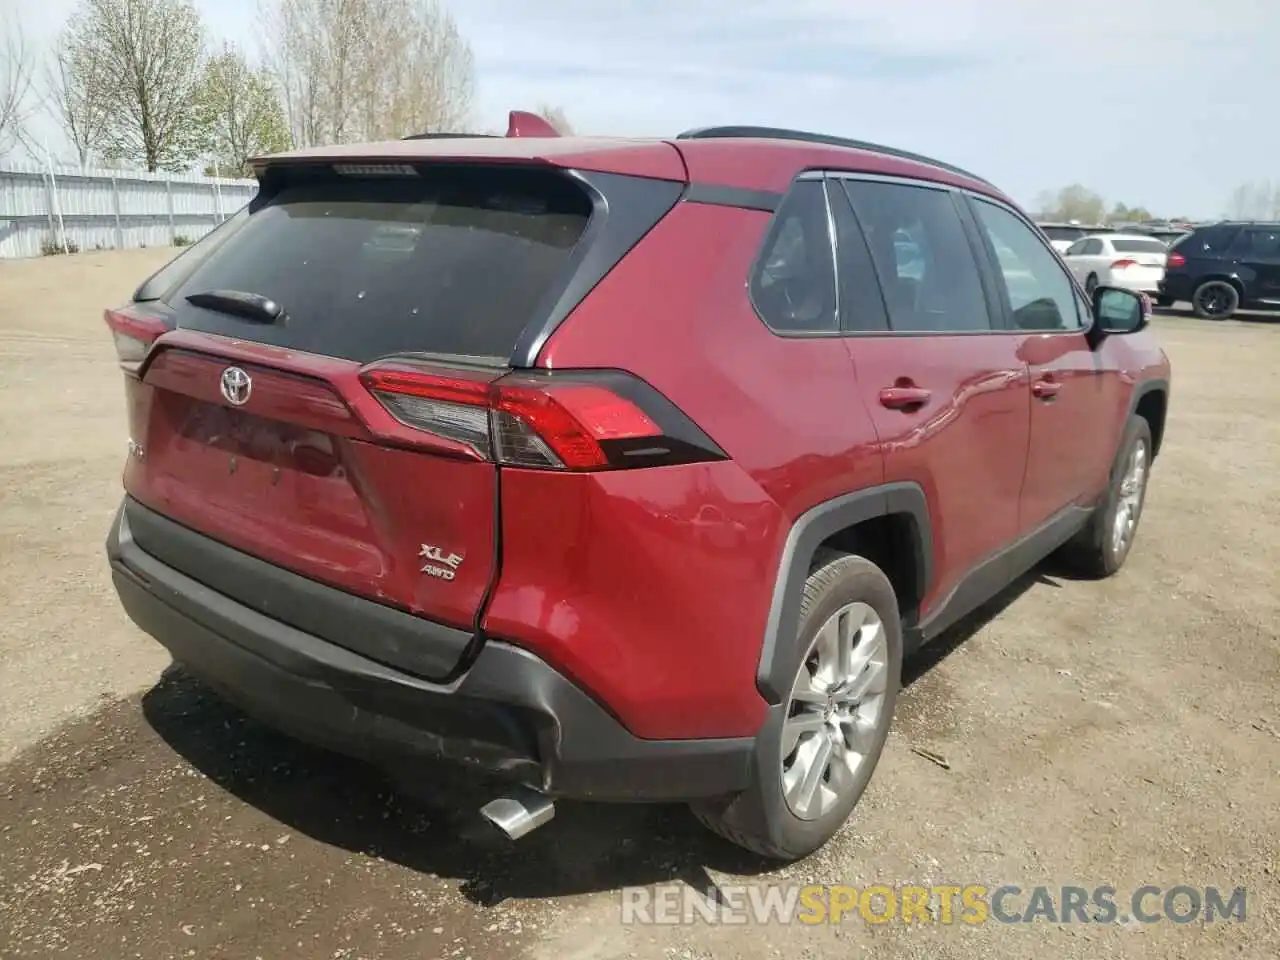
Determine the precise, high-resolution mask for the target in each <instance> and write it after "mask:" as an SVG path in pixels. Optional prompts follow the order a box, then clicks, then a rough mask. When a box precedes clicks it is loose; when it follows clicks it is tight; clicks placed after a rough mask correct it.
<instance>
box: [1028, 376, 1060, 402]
mask: <svg viewBox="0 0 1280 960" xmlns="http://www.w3.org/2000/svg"><path fill="white" fill-rule="evenodd" d="M1061 389H1062V384H1060V383H1054V382H1053V381H1052V380H1037V381H1036V382H1035V383H1033V384H1032V385H1031V395H1032V396H1033V397H1035V398H1036V399H1037V400H1045V401H1048V400H1052V399H1053V398H1054V397H1056V396H1057V395H1058V391H1059V390H1061Z"/></svg>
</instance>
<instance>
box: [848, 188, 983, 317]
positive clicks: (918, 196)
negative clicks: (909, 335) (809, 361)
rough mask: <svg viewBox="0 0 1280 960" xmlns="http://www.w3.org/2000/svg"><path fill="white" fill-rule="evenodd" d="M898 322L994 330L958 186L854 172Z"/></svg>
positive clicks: (862, 217)
mask: <svg viewBox="0 0 1280 960" xmlns="http://www.w3.org/2000/svg"><path fill="white" fill-rule="evenodd" d="M844 185H845V189H846V190H847V192H848V195H849V200H850V201H851V202H852V204H853V210H854V213H855V214H857V217H858V223H859V224H860V225H861V226H862V231H863V234H864V235H865V236H866V238H867V245H868V246H869V247H870V248H871V259H872V261H873V262H874V263H875V267H876V273H877V274H878V275H879V278H880V286H881V289H882V290H883V291H884V299H885V304H886V306H887V307H888V310H889V324H890V326H891V327H892V328H893V329H894V330H901V331H914V332H920V331H929V332H935V333H956V332H965V331H975V330H989V329H990V328H991V318H990V316H989V315H988V313H987V305H986V300H985V299H984V297H983V293H982V281H981V279H980V278H979V276H978V267H977V263H976V262H975V260H974V256H973V248H972V246H971V245H970V244H969V239H968V236H967V235H966V234H965V231H964V225H963V224H962V223H961V221H960V215H959V214H958V213H957V212H956V208H955V204H954V203H953V202H952V200H951V195H950V193H948V192H946V191H943V190H933V189H930V188H928V187H912V186H906V185H904V184H896V183H881V182H878V181H864V180H846V181H845V182H844Z"/></svg>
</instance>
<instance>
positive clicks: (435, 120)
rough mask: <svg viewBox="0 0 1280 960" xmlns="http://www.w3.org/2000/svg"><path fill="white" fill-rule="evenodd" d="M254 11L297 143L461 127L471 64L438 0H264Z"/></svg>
mask: <svg viewBox="0 0 1280 960" xmlns="http://www.w3.org/2000/svg"><path fill="white" fill-rule="evenodd" d="M261 16H262V20H263V25H264V30H263V35H264V36H265V37H268V38H270V39H269V40H268V41H267V44H266V46H267V56H268V60H269V62H270V64H271V68H272V70H273V72H274V73H275V75H276V79H277V81H278V83H279V86H280V88H281V95H282V99H283V102H284V108H285V112H286V114H287V116H288V120H289V127H290V130H291V131H292V134H293V139H294V141H295V142H297V143H298V144H299V145H302V146H310V145H313V144H324V143H342V142H349V141H354V140H379V139H391V138H395V137H401V136H405V135H406V134H410V133H421V132H435V131H453V130H460V129H463V128H464V127H465V125H466V124H467V121H468V119H469V117H470V113H471V101H472V97H473V95H474V86H475V80H474V73H475V70H474V61H473V58H472V54H471V48H470V47H469V46H468V44H467V42H466V41H465V40H464V39H463V38H462V36H461V35H460V34H459V32H458V28H457V24H456V23H455V22H454V20H453V18H452V17H451V16H450V15H449V13H448V12H447V11H446V10H445V9H444V7H443V6H442V5H441V4H440V2H439V0H264V2H263V6H262V9H261Z"/></svg>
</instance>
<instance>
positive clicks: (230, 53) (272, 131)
mask: <svg viewBox="0 0 1280 960" xmlns="http://www.w3.org/2000/svg"><path fill="white" fill-rule="evenodd" d="M199 103H200V107H199V109H200V112H201V125H202V126H203V128H204V129H205V130H207V131H208V137H209V152H210V155H211V157H212V159H213V163H212V165H211V167H210V169H211V170H212V171H213V172H214V173H215V175H218V176H227V177H243V176H247V175H248V173H249V160H250V159H252V158H253V157H256V156H260V155H262V154H267V153H276V152H278V151H281V150H287V149H289V146H290V143H291V141H290V138H289V127H288V124H287V122H286V121H285V117H284V111H283V110H282V109H281V107H280V100H279V98H278V97H277V96H276V90H275V83H274V81H273V79H272V77H271V76H270V74H269V73H267V72H266V71H263V70H255V69H254V68H253V67H251V66H250V65H249V63H248V61H247V60H246V59H245V57H244V54H242V53H241V52H240V51H239V50H237V49H236V48H235V47H234V46H232V45H230V44H228V45H226V46H225V47H224V48H223V51H222V53H220V54H219V55H218V56H216V57H212V58H210V59H209V61H208V62H207V63H206V64H205V70H204V81H203V83H202V85H201V88H200V96H199Z"/></svg>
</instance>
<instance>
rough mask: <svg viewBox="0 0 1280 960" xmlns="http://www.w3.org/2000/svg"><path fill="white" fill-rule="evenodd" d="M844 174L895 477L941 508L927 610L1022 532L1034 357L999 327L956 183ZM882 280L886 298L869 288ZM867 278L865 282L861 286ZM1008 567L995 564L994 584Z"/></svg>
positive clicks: (848, 247) (848, 246)
mask: <svg viewBox="0 0 1280 960" xmlns="http://www.w3.org/2000/svg"><path fill="white" fill-rule="evenodd" d="M834 184H838V185H839V186H840V187H842V188H843V190H839V189H837V190H833V191H832V193H833V195H839V194H843V198H844V199H845V200H846V201H849V202H850V205H849V206H847V207H844V208H838V209H837V211H836V223H837V226H838V227H839V226H841V224H842V222H843V221H845V220H846V219H847V220H848V221H849V223H848V225H847V226H845V227H844V228H842V229H840V230H839V232H838V236H839V237H840V241H839V257H840V273H841V304H840V314H841V320H842V324H843V325H844V328H845V331H846V333H847V334H848V336H847V337H846V341H845V342H846V343H847V345H848V349H849V352H850V355H851V356H852V358H853V362H854V366H855V368H856V377H857V385H858V389H859V390H860V391H861V393H862V398H863V403H864V405H865V407H866V408H867V409H868V410H869V411H870V412H871V417H872V420H873V423H874V424H875V429H876V433H877V435H878V437H879V441H880V445H881V450H882V452H883V457H884V465H885V481H886V482H889V483H893V482H901V481H909V482H912V483H916V484H919V486H920V487H921V488H922V489H923V490H924V492H925V497H926V500H927V502H928V506H929V514H930V517H931V518H932V526H933V550H934V558H933V559H934V565H933V569H934V582H933V583H932V584H929V585H926V595H925V597H924V603H923V610H922V617H923V618H927V617H928V615H929V613H930V611H932V610H935V609H937V608H938V605H939V603H941V602H942V601H944V600H945V599H946V598H947V597H948V596H949V595H950V594H952V592H953V591H955V590H956V588H957V587H958V586H959V585H960V583H961V581H962V580H964V579H965V577H966V575H967V574H969V573H971V572H972V571H974V570H975V568H977V567H978V566H979V565H981V564H982V563H983V561H985V560H988V559H990V558H992V557H994V556H995V555H996V554H997V553H998V552H999V551H1000V549H1001V548H1002V547H1004V546H1006V545H1008V544H1009V543H1010V542H1011V541H1013V540H1014V539H1015V538H1016V536H1017V532H1018V491H1019V489H1020V487H1021V485H1022V475H1023V470H1024V468H1025V465H1026V452H1027V432H1028V421H1029V413H1028V400H1027V381H1026V364H1025V362H1024V361H1023V360H1022V359H1021V358H1020V357H1019V356H1018V351H1017V344H1016V343H1015V341H1014V338H1012V337H1009V336H1007V335H1005V333H1004V332H1003V330H1001V329H999V314H998V308H997V306H996V301H995V300H994V297H993V296H989V291H986V290H984V287H983V282H982V278H981V275H980V273H979V270H978V265H977V260H976V259H975V255H974V250H973V246H972V244H971V243H970V240H969V238H968V235H967V233H966V230H965V227H964V225H963V223H962V221H961V217H960V215H959V211H958V209H957V207H956V203H955V200H954V198H953V194H952V191H951V190H950V189H948V188H946V187H942V186H940V185H934V184H926V183H915V182H887V181H883V180H876V179H862V178H860V177H856V176H849V177H841V178H839V179H836V180H834V181H833V185H834ZM837 198H838V197H837ZM877 280H878V286H879V288H880V290H881V291H883V300H881V299H880V298H879V297H877V296H876V293H875V290H874V289H867V288H868V287H870V286H871V285H872V284H875V283H876V281H877ZM859 281H861V285H862V286H863V289H862V290H861V291H860V292H859V291H858V290H856V289H850V283H853V284H858V283H859ZM886 317H887V320H886ZM1000 579H1001V575H1000V574H999V573H998V572H996V571H994V570H993V576H992V578H991V582H992V584H993V585H998V584H996V581H999V580H1000ZM993 589H994V586H993ZM967 595H968V594H966V596H967ZM975 596H976V594H975ZM977 599H978V600H979V601H980V600H982V599H986V596H985V595H984V596H980V597H978V598H977ZM948 609H949V612H954V613H955V614H956V615H959V614H962V613H963V612H964V610H963V609H960V606H955V607H949V608H948Z"/></svg>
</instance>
